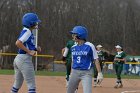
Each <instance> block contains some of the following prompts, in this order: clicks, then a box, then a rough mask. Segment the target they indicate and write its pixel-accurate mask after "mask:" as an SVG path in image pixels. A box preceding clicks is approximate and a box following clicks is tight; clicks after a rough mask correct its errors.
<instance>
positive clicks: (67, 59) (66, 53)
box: [62, 35, 75, 87]
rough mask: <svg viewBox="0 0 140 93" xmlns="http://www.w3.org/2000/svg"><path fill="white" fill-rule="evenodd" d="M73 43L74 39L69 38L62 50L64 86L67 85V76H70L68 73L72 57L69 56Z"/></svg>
mask: <svg viewBox="0 0 140 93" xmlns="http://www.w3.org/2000/svg"><path fill="white" fill-rule="evenodd" d="M72 38H74V35H72ZM74 44H75V41H74V40H73V39H72V40H69V41H68V42H67V44H66V46H65V48H64V49H63V50H62V51H63V58H62V60H63V61H65V62H66V81H67V84H66V87H67V85H68V81H69V77H70V73H71V62H72V58H71V51H70V50H71V47H72V46H73V45H74Z"/></svg>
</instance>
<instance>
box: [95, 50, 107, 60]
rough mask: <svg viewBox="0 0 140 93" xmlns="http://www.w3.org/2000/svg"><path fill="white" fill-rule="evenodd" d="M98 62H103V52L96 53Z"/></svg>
mask: <svg viewBox="0 0 140 93" xmlns="http://www.w3.org/2000/svg"><path fill="white" fill-rule="evenodd" d="M97 54H98V57H99V61H101V62H102V61H104V60H105V53H104V52H103V51H97Z"/></svg>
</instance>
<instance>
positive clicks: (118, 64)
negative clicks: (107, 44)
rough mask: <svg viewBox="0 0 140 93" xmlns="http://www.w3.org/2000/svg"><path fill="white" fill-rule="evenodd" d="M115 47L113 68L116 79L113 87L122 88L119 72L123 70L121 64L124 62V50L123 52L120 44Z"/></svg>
mask: <svg viewBox="0 0 140 93" xmlns="http://www.w3.org/2000/svg"><path fill="white" fill-rule="evenodd" d="M115 47H116V51H117V53H116V55H115V58H114V68H115V72H116V75H117V81H116V85H115V86H114V88H122V87H123V84H122V80H121V72H122V70H123V64H124V63H125V57H126V54H125V52H123V49H122V47H121V46H119V45H117V46H115Z"/></svg>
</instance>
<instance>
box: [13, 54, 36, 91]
mask: <svg viewBox="0 0 140 93" xmlns="http://www.w3.org/2000/svg"><path fill="white" fill-rule="evenodd" d="M14 70H15V82H14V84H13V87H15V88H17V89H20V88H21V86H22V83H23V80H24V79H25V81H26V83H27V87H28V90H29V93H30V90H31V89H35V73H34V66H33V63H32V56H30V55H28V54H18V55H17V56H16V58H15V60H14Z"/></svg>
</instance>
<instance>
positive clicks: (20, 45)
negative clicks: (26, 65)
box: [16, 40, 36, 56]
mask: <svg viewBox="0 0 140 93" xmlns="http://www.w3.org/2000/svg"><path fill="white" fill-rule="evenodd" d="M16 46H17V47H18V48H20V49H22V50H24V51H26V52H27V53H28V54H29V55H32V56H33V55H35V53H36V51H34V50H29V49H27V48H26V47H25V46H24V45H23V43H22V42H21V41H20V40H17V41H16Z"/></svg>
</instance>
